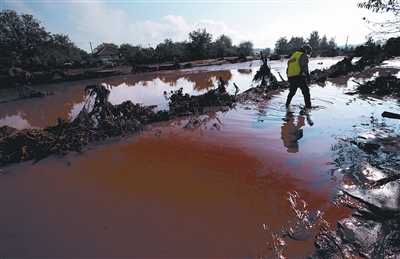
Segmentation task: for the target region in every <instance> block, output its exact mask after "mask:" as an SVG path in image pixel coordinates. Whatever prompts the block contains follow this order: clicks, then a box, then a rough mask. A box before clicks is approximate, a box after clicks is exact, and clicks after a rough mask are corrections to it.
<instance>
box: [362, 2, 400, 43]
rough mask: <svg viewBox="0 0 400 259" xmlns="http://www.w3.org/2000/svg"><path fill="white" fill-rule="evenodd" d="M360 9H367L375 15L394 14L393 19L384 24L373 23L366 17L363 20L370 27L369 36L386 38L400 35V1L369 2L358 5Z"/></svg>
mask: <svg viewBox="0 0 400 259" xmlns="http://www.w3.org/2000/svg"><path fill="white" fill-rule="evenodd" d="M357 6H358V7H359V8H365V9H368V10H371V11H372V12H375V13H392V15H393V18H392V19H390V20H386V21H384V22H373V21H371V20H369V19H367V18H366V17H364V18H363V19H364V20H365V21H366V23H367V24H369V25H372V27H370V29H371V31H372V32H371V33H370V35H369V36H372V35H378V36H381V37H386V36H390V35H399V34H400V1H399V0H368V1H365V2H361V3H358V4H357Z"/></svg>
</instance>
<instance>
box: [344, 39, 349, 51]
mask: <svg viewBox="0 0 400 259" xmlns="http://www.w3.org/2000/svg"><path fill="white" fill-rule="evenodd" d="M348 40H349V36H347V39H346V46H345V49H347V41H348Z"/></svg>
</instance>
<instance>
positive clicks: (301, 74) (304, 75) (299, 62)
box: [286, 44, 312, 109]
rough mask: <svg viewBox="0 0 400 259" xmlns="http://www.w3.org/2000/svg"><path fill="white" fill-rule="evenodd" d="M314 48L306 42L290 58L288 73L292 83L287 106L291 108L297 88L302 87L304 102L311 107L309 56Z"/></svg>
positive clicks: (308, 107) (307, 106)
mask: <svg viewBox="0 0 400 259" xmlns="http://www.w3.org/2000/svg"><path fill="white" fill-rule="evenodd" d="M311 51H312V48H311V46H310V45H309V44H304V45H303V46H301V47H300V50H299V51H296V52H295V53H294V54H293V55H292V56H291V57H290V58H289V60H288V67H287V69H286V74H287V77H288V80H289V84H290V91H289V95H288V96H287V100H286V108H289V105H290V102H291V101H292V98H293V96H294V95H295V94H296V91H297V88H300V90H301V92H302V93H303V96H304V102H305V105H306V108H307V109H310V108H311V97H310V88H308V83H310V72H309V71H308V56H307V55H311Z"/></svg>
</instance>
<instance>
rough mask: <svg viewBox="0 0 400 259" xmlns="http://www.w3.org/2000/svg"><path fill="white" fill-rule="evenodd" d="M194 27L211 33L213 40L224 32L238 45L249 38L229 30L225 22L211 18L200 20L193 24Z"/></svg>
mask: <svg viewBox="0 0 400 259" xmlns="http://www.w3.org/2000/svg"><path fill="white" fill-rule="evenodd" d="M194 29H195V30H197V29H206V31H207V32H208V33H211V35H212V36H213V40H216V39H217V38H218V37H219V36H220V35H222V34H224V35H226V36H229V37H230V38H231V39H232V43H233V44H234V45H238V44H239V43H240V42H242V41H247V40H249V39H248V38H247V39H246V37H245V36H244V35H241V34H239V33H238V32H237V31H234V30H230V29H228V27H227V26H226V24H225V22H222V21H219V22H215V21H212V20H201V21H199V22H196V23H195V24H194Z"/></svg>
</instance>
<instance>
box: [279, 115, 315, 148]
mask: <svg viewBox="0 0 400 259" xmlns="http://www.w3.org/2000/svg"><path fill="white" fill-rule="evenodd" d="M300 114H301V115H300V116H297V123H296V124H295V119H296V117H295V116H294V114H293V112H290V111H288V112H287V113H286V116H285V118H283V121H285V122H284V123H283V125H282V127H281V129H282V131H281V139H282V140H283V145H284V146H285V147H286V148H287V152H289V153H297V152H299V139H301V138H302V137H303V129H302V128H301V127H303V126H304V125H305V119H306V118H305V117H307V122H308V124H309V125H310V126H312V125H314V122H312V120H311V116H310V115H309V114H303V113H300ZM303 115H305V116H303Z"/></svg>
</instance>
